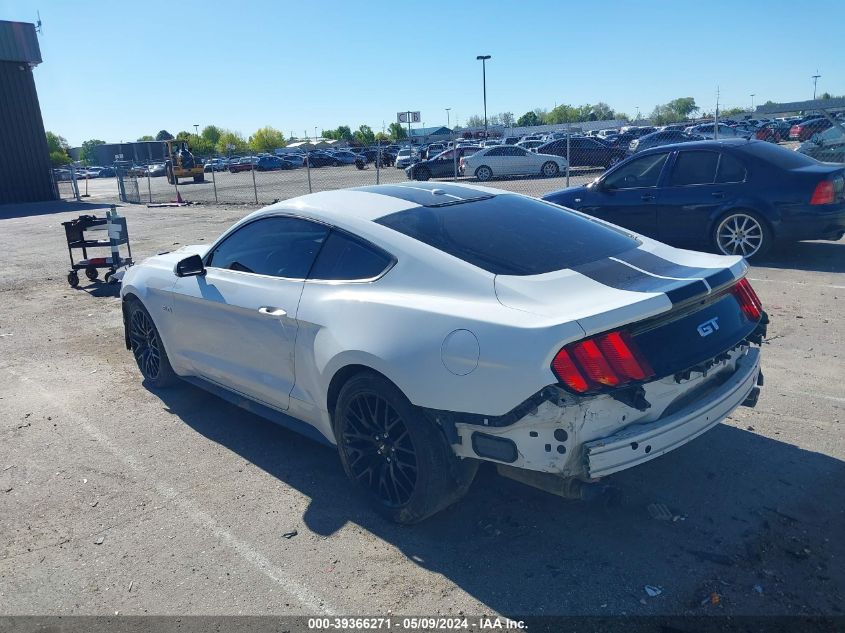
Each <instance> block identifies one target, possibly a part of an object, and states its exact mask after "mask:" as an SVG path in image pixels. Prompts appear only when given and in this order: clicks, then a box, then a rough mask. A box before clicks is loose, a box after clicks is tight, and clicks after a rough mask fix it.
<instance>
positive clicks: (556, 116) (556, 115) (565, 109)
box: [526, 103, 581, 125]
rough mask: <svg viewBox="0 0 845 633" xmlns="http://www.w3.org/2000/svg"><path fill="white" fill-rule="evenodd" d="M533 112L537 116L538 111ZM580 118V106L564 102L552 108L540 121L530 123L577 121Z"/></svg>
mask: <svg viewBox="0 0 845 633" xmlns="http://www.w3.org/2000/svg"><path fill="white" fill-rule="evenodd" d="M526 114H527V113H526ZM532 114H535V116H536V113H533V112H532ZM538 119H539V117H538ZM580 120H581V113H580V111H579V110H578V108H573V107H572V106H571V105H568V104H566V103H562V104H560V105H559V106H556V107H554V108H552V109H551V111H549V112H548V113H546V116H544V117H542V120H541V121H540V122H539V123H530V124H529V125H540V124H542V123H546V124H555V123H575V122H576V121H580Z"/></svg>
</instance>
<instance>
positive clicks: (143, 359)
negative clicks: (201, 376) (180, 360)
mask: <svg viewBox="0 0 845 633" xmlns="http://www.w3.org/2000/svg"><path fill="white" fill-rule="evenodd" d="M128 309H129V319H128V323H129V345H130V347H131V349H132V355H133V356H135V362H136V363H137V364H138V369H140V370H141V375H143V376H144V380H146V381H147V382H149V383H150V384H151V385H152V386H153V387H157V388H163V387H169V386H171V385H172V384H173V383H175V382H176V373H175V372H174V371H173V368H172V367H171V366H170V360H169V359H168V358H167V352H165V351H164V345H163V344H162V342H161V337H160V336H159V334H158V330H157V329H156V326H155V324H154V323H153V319H152V317H151V316H150V313H149V312H147V310H146V308H144V306H143V305H141V302H140V301H137V300H130V303H129V308H128Z"/></svg>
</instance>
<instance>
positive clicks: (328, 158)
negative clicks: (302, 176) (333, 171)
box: [306, 150, 335, 167]
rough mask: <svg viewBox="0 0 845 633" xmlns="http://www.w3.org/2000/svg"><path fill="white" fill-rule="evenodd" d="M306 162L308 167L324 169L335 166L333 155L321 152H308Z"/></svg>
mask: <svg viewBox="0 0 845 633" xmlns="http://www.w3.org/2000/svg"><path fill="white" fill-rule="evenodd" d="M306 161H307V164H308V166H309V167H326V166H328V165H334V164H335V158H334V155H333V154H330V153H328V152H324V151H322V150H313V151H311V152H309V153H308V156H307V158H306Z"/></svg>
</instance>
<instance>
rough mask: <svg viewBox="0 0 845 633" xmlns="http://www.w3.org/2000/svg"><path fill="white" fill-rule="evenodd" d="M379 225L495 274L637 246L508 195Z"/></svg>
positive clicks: (546, 268) (567, 263)
mask: <svg viewBox="0 0 845 633" xmlns="http://www.w3.org/2000/svg"><path fill="white" fill-rule="evenodd" d="M376 222H378V223H379V224H382V225H384V226H386V227H389V228H391V229H393V230H395V231H398V232H400V233H404V234H405V235H408V236H410V237H413V238H414V239H417V240H419V241H421V242H424V243H425V244H428V245H429V246H433V247H434V248H437V249H439V250H441V251H443V252H444V253H448V254H449V255H452V256H454V257H457V258H459V259H462V260H464V261H465V262H469V263H470V264H473V265H475V266H478V267H479V268H482V269H483V270H486V271H487V272H490V273H493V274H496V275H539V274H542V273H548V272H552V271H554V270H562V269H564V268H571V267H573V266H578V265H579V264H585V263H587V262H591V261H594V260H597V259H602V258H604V257H610V256H612V255H616V254H618V253H621V252H623V251H626V250H629V249H632V248H636V247H637V246H638V242H637V241H636V240H634V239H632V238H630V237H628V236H627V235H625V234H624V233H622V232H621V231H618V230H616V229H612V228H610V227H607V226H605V225H603V224H600V223H598V222H594V221H592V220H589V219H587V218H584V217H582V216H580V215H577V214H575V213H572V212H570V211H566V210H564V209H561V208H560V207H557V206H555V205H552V204H548V203H545V202H541V201H540V200H534V199H533V198H525V197H522V196H516V195H509V194H503V195H498V196H494V197H492V198H487V199H484V200H477V201H473V202H464V203H460V204H453V205H450V206H444V207H414V208H412V209H407V210H405V211H399V212H398V213H393V214H391V215H387V216H384V217H383V218H379V219H378V220H376Z"/></svg>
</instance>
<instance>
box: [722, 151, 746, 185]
mask: <svg viewBox="0 0 845 633" xmlns="http://www.w3.org/2000/svg"><path fill="white" fill-rule="evenodd" d="M744 181H745V167H743V166H742V163H740V162H739V161H738V160H737V159H736V158H734V157H733V156H731V155H730V154H720V155H719V169H718V170H717V171H716V182H719V183H725V182H744Z"/></svg>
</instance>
